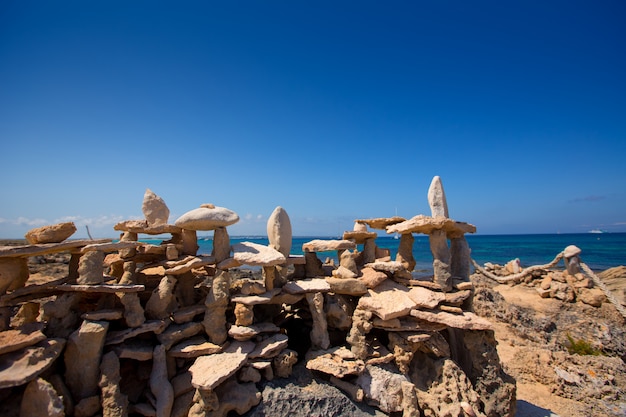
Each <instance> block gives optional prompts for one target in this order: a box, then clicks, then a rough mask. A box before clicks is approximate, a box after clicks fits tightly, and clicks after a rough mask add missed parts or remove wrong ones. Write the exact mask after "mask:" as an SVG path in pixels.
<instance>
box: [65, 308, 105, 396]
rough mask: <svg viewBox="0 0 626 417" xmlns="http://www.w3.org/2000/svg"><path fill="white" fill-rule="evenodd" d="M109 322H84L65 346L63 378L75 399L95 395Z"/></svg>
mask: <svg viewBox="0 0 626 417" xmlns="http://www.w3.org/2000/svg"><path fill="white" fill-rule="evenodd" d="M108 328H109V323H108V322H106V321H87V320H85V321H83V323H82V325H81V326H80V328H79V329H78V330H76V331H75V332H74V333H72V334H71V335H70V337H69V339H68V341H67V346H66V348H65V356H64V359H65V381H66V383H67V386H68V388H69V389H70V391H71V393H72V396H73V397H74V399H75V400H76V401H79V400H82V399H84V398H87V397H90V396H92V395H97V394H98V391H99V390H98V381H99V379H100V358H101V356H102V349H103V348H104V342H105V337H106V334H107V330H108Z"/></svg>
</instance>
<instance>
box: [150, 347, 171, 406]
mask: <svg viewBox="0 0 626 417" xmlns="http://www.w3.org/2000/svg"><path fill="white" fill-rule="evenodd" d="M150 391H152V394H153V395H154V398H155V399H156V407H155V408H156V417H170V415H171V412H172V405H173V404H174V389H173V388H172V384H170V381H169V379H168V377H167V359H166V355H165V346H163V345H158V346H156V347H155V348H154V351H153V353H152V373H151V374H150Z"/></svg>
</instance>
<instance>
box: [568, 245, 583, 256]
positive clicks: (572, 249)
mask: <svg viewBox="0 0 626 417" xmlns="http://www.w3.org/2000/svg"><path fill="white" fill-rule="evenodd" d="M581 253H582V250H581V249H580V248H579V247H578V246H575V245H569V246H568V247H566V248H565V249H563V256H564V257H566V258H571V257H572V256H577V255H580V254H581Z"/></svg>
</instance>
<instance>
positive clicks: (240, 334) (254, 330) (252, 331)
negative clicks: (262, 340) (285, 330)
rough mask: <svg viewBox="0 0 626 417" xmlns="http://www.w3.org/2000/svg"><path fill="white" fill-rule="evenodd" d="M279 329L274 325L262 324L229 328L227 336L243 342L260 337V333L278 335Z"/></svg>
mask: <svg viewBox="0 0 626 417" xmlns="http://www.w3.org/2000/svg"><path fill="white" fill-rule="evenodd" d="M279 331H280V328H279V327H278V326H276V325H275V324H274V323H269V322H263V323H257V324H253V325H251V326H230V328H229V329H228V335H229V336H230V337H232V338H233V339H235V340H239V341H245V340H250V339H252V338H253V337H256V336H258V335H260V334H261V333H278V332H279Z"/></svg>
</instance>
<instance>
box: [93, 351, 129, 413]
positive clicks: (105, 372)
mask: <svg viewBox="0 0 626 417" xmlns="http://www.w3.org/2000/svg"><path fill="white" fill-rule="evenodd" d="M100 374H101V377H100V383H99V386H100V389H101V390H102V416H103V417H125V416H128V397H127V396H126V395H125V394H123V393H122V391H121V390H120V381H121V380H122V377H121V376H120V360H119V358H118V357H117V355H116V354H115V352H109V353H107V354H106V355H104V356H103V357H102V363H101V364H100Z"/></svg>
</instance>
